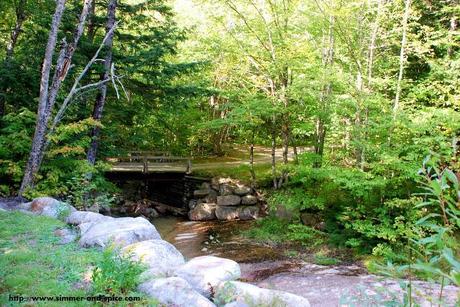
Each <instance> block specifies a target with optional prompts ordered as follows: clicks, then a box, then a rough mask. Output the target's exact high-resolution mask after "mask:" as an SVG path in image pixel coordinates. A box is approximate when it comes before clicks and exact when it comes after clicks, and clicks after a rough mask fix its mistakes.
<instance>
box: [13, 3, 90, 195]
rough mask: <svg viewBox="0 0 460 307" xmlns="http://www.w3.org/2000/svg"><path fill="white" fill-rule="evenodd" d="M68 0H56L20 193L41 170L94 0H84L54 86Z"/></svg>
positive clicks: (63, 50)
mask: <svg viewBox="0 0 460 307" xmlns="http://www.w3.org/2000/svg"><path fill="white" fill-rule="evenodd" d="M65 2H66V0H58V1H57V3H56V11H55V14H54V17H53V21H52V24H51V30H50V34H49V37H48V43H47V46H46V51H45V59H44V61H43V66H42V78H41V81H40V97H39V105H38V112H37V123H36V126H35V133H34V138H33V140H32V149H31V151H30V154H29V160H28V162H27V165H26V169H25V171H24V178H23V180H22V183H21V188H20V190H19V194H20V195H21V194H22V193H23V192H24V190H25V189H26V188H28V187H31V186H32V185H33V183H34V177H35V175H36V173H37V172H38V170H39V168H40V165H41V162H42V160H43V157H44V148H45V146H46V143H47V142H46V139H47V129H48V122H49V119H50V117H51V113H52V110H53V107H54V104H55V102H56V98H57V95H58V92H59V89H60V88H61V85H62V82H63V81H64V80H65V78H66V76H67V73H68V72H69V69H70V66H71V63H72V57H73V55H74V53H75V49H76V47H77V44H78V41H79V40H80V37H81V35H82V34H83V29H84V26H85V22H86V18H87V16H88V12H89V8H90V5H91V0H85V3H84V5H83V9H82V12H81V14H80V18H79V22H78V25H77V27H76V29H75V32H74V36H73V41H72V42H71V43H70V44H67V43H65V44H64V47H63V48H62V49H61V51H60V53H59V57H58V59H57V62H56V69H55V71H54V75H53V80H52V83H51V86H49V79H50V73H51V65H52V60H53V55H54V48H55V47H56V40H57V35H58V30H59V26H60V24H61V19H62V15H63V12H64V9H65Z"/></svg>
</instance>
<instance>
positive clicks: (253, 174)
mask: <svg viewBox="0 0 460 307" xmlns="http://www.w3.org/2000/svg"><path fill="white" fill-rule="evenodd" d="M254 138H255V132H254V130H253V131H252V135H251V145H250V146H251V147H250V148H249V167H250V172H251V186H252V187H253V188H255V187H256V172H255V171H254Z"/></svg>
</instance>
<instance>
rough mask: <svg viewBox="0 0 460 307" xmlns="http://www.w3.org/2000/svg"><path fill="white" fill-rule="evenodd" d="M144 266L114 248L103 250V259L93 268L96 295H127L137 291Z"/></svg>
mask: <svg viewBox="0 0 460 307" xmlns="http://www.w3.org/2000/svg"><path fill="white" fill-rule="evenodd" d="M143 271H144V267H143V266H142V265H140V264H139V263H137V262H134V261H132V260H130V259H129V258H127V257H123V256H120V255H119V254H117V253H116V251H115V250H114V249H112V248H107V249H106V250H105V251H104V252H103V257H102V260H101V261H100V262H99V263H97V264H96V268H95V269H94V270H93V276H92V280H93V292H94V294H95V295H98V294H103V295H127V294H130V293H133V292H135V291H136V288H137V286H138V284H139V282H140V274H141V273H142V272H143Z"/></svg>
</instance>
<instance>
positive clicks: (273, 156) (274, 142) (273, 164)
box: [272, 118, 278, 189]
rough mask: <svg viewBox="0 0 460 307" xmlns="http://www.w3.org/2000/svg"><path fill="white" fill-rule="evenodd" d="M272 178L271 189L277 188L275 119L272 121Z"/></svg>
mask: <svg viewBox="0 0 460 307" xmlns="http://www.w3.org/2000/svg"><path fill="white" fill-rule="evenodd" d="M272 125H273V127H272V177H273V188H274V189H277V188H278V181H277V180H276V128H275V119H274V118H273V120H272Z"/></svg>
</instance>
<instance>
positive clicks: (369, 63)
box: [361, 0, 384, 170]
mask: <svg viewBox="0 0 460 307" xmlns="http://www.w3.org/2000/svg"><path fill="white" fill-rule="evenodd" d="M383 2H384V0H378V2H377V13H376V16H375V21H374V24H373V26H372V34H371V39H370V42H369V48H368V58H367V89H368V92H369V93H371V92H372V81H373V80H372V72H373V68H374V52H375V48H376V43H377V34H378V30H379V19H380V14H381V11H382V6H383ZM368 124H369V107H368V106H367V105H366V107H365V109H364V125H365V127H366V131H365V132H364V139H365V140H367V138H368V134H367V126H368ZM365 163H366V147H363V149H362V152H361V170H364V166H365Z"/></svg>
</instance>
